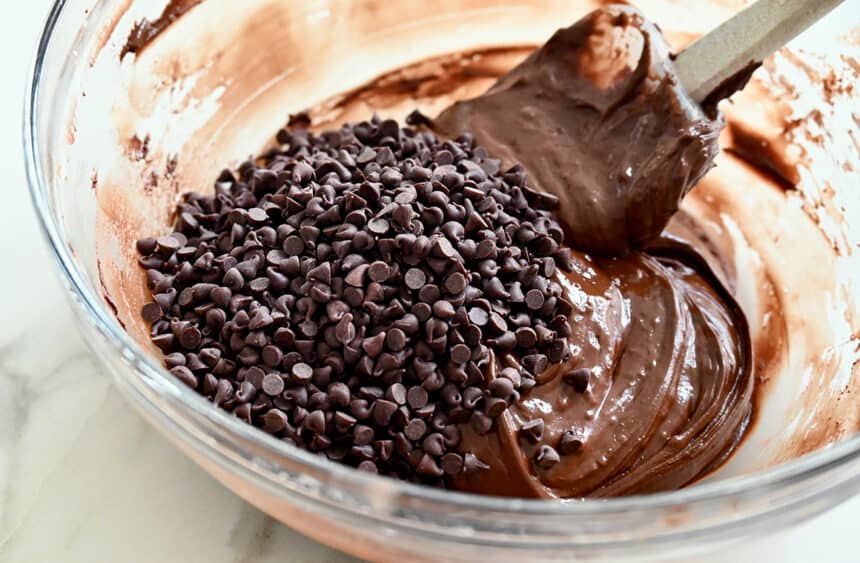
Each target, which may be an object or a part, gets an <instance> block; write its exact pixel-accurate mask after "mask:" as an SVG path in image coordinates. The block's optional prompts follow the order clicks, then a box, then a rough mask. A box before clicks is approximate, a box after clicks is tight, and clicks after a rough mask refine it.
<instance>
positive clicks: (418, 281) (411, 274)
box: [404, 268, 427, 291]
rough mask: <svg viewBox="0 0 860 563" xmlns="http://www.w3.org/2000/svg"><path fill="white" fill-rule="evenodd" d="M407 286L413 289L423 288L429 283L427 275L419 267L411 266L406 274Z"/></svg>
mask: <svg viewBox="0 0 860 563" xmlns="http://www.w3.org/2000/svg"><path fill="white" fill-rule="evenodd" d="M404 281H405V283H406V287H408V288H409V289H412V290H416V291H417V290H419V289H421V288H422V287H423V286H424V284H425V283H427V276H426V275H425V274H424V272H423V271H422V270H421V269H419V268H410V269H409V270H407V271H406V275H405V276H404Z"/></svg>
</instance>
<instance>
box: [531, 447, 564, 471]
mask: <svg viewBox="0 0 860 563" xmlns="http://www.w3.org/2000/svg"><path fill="white" fill-rule="evenodd" d="M560 460H561V458H560V457H559V455H558V452H557V451H555V449H554V448H553V447H552V446H547V445H543V446H541V447H540V448H539V449H538V451H537V453H536V454H535V465H537V466H538V467H540V468H541V469H549V468H551V467H552V466H554V465H555V464H557V463H558V462H559V461H560Z"/></svg>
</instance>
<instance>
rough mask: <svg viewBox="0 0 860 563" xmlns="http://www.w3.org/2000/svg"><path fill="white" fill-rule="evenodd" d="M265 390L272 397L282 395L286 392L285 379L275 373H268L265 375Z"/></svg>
mask: <svg viewBox="0 0 860 563" xmlns="http://www.w3.org/2000/svg"><path fill="white" fill-rule="evenodd" d="M263 392H264V393H265V394H266V395H269V396H272V397H274V396H276V395H280V394H281V393H283V392H284V380H283V379H282V378H281V376H280V375H277V374H275V373H270V374H267V375H266V376H265V377H263Z"/></svg>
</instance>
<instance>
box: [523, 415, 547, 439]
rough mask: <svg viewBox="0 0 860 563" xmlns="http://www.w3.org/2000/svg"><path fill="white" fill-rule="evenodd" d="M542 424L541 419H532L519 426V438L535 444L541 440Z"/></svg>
mask: <svg viewBox="0 0 860 563" xmlns="http://www.w3.org/2000/svg"><path fill="white" fill-rule="evenodd" d="M543 429H544V422H543V419H542V418H534V419H532V420H529V421H528V422H525V423H524V424H523V425H522V426H520V436H522V437H523V438H525V439H526V440H527V441H528V442H529V443H532V444H537V443H539V442H540V441H541V440H542V439H543Z"/></svg>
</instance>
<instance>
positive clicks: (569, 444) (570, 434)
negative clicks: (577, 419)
mask: <svg viewBox="0 0 860 563" xmlns="http://www.w3.org/2000/svg"><path fill="white" fill-rule="evenodd" d="M582 445H583V441H582V438H581V437H580V436H579V434H577V433H576V432H574V431H573V430H565V431H564V432H563V433H562V435H561V437H560V438H559V440H558V453H560V454H561V455H570V454H573V453H576V452H577V451H579V450H580V448H582Z"/></svg>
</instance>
